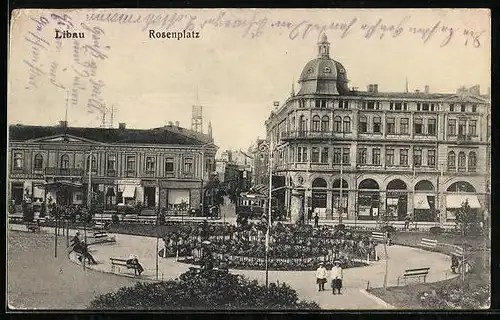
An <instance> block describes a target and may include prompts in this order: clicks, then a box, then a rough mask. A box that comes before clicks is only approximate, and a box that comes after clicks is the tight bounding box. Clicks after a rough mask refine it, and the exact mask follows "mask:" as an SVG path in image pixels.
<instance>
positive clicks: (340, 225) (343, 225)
mask: <svg viewBox="0 0 500 320" xmlns="http://www.w3.org/2000/svg"><path fill="white" fill-rule="evenodd" d="M333 230H335V231H337V230H342V231H344V230H345V224H338V225H336V226H335V227H333Z"/></svg>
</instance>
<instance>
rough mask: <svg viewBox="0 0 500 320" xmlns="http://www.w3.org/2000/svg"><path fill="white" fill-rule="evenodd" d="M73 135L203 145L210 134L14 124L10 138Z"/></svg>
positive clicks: (173, 129)
mask: <svg viewBox="0 0 500 320" xmlns="http://www.w3.org/2000/svg"><path fill="white" fill-rule="evenodd" d="M64 134H67V135H70V136H74V137H79V138H83V139H88V140H93V141H97V142H102V143H133V144H174V145H175V144H176V145H179V144H180V145H203V144H207V143H210V142H211V140H210V137H209V136H208V135H204V134H201V133H198V132H194V131H192V130H188V129H184V128H179V127H173V126H166V127H161V128H154V129H116V128H84V127H67V128H65V127H63V126H60V125H58V126H32V125H19V124H17V125H10V126H9V140H13V141H28V140H34V139H41V138H46V137H53V136H59V135H64Z"/></svg>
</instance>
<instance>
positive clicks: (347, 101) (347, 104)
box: [344, 100, 349, 109]
mask: <svg viewBox="0 0 500 320" xmlns="http://www.w3.org/2000/svg"><path fill="white" fill-rule="evenodd" d="M344 109H349V100H345V101H344Z"/></svg>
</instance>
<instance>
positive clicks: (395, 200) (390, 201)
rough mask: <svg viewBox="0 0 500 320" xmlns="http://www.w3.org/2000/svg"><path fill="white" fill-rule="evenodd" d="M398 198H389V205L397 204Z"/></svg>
mask: <svg viewBox="0 0 500 320" xmlns="http://www.w3.org/2000/svg"><path fill="white" fill-rule="evenodd" d="M398 201H399V199H398V198H387V205H388V206H397V205H398Z"/></svg>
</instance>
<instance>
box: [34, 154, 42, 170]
mask: <svg viewBox="0 0 500 320" xmlns="http://www.w3.org/2000/svg"><path fill="white" fill-rule="evenodd" d="M42 168H43V156H42V155H41V154H39V153H38V154H37V155H36V156H35V169H38V170H39V169H42Z"/></svg>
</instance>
